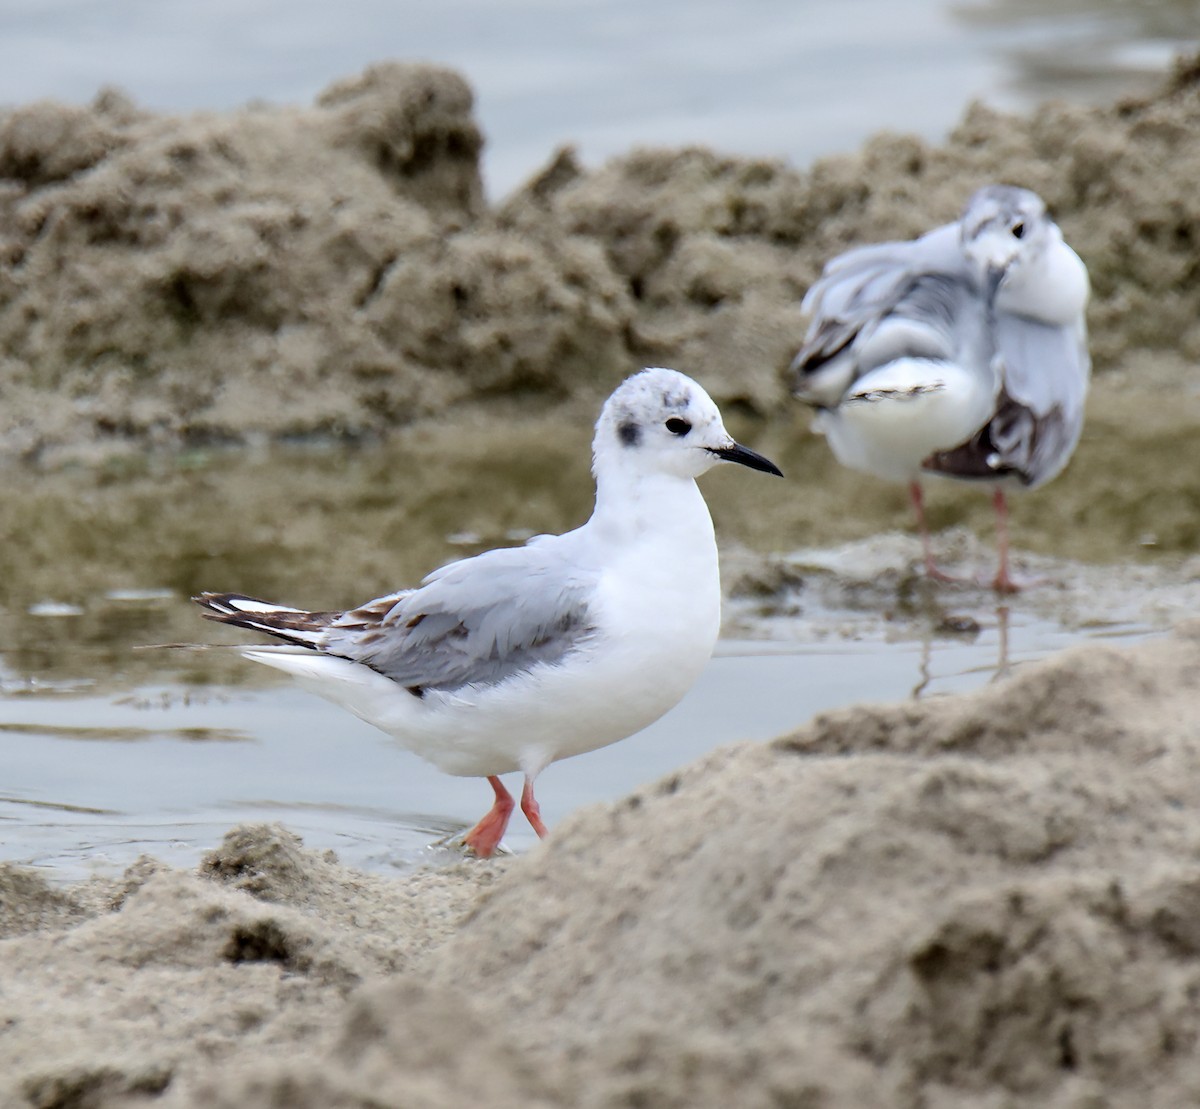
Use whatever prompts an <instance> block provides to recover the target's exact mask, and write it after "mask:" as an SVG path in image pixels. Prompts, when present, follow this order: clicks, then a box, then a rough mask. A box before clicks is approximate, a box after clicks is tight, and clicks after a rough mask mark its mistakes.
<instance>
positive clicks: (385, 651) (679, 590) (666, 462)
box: [196, 369, 779, 857]
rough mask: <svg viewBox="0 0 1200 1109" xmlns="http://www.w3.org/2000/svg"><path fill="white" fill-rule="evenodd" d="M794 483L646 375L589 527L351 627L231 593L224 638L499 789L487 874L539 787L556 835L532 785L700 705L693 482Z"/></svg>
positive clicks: (623, 422) (438, 575)
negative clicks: (715, 471) (516, 803)
mask: <svg viewBox="0 0 1200 1109" xmlns="http://www.w3.org/2000/svg"><path fill="white" fill-rule="evenodd" d="M720 461H728V462H737V463H740V464H742V465H744V466H749V467H750V468H751V469H755V470H762V471H765V472H766V473H771V474H779V470H778V469H777V468H776V467H775V465H774V464H773V463H771V462H769V461H768V460H767V459H765V458H763V457H762V456H761V455H759V454H756V453H755V452H754V451H751V450H748V449H747V448H746V447H743V446H741V445H739V444H738V443H735V442H734V441H733V439H732V438H731V437H730V435H729V433H728V432H727V431H726V430H725V427H724V424H723V423H722V421H721V414H720V412H719V411H718V410H717V406H716V405H715V404H714V403H713V401H712V399H711V398H710V397H709V396H708V394H707V393H706V392H705V391H704V390H703V389H702V388H701V387H700V386H699V385H697V384H696V382H694V381H693V380H691V378H688V377H685V376H684V375H683V374H681V373H677V372H676V371H674V370H666V369H648V370H643V371H642V372H641V373H639V374H635V375H634V376H633V377H630V378H628V379H627V380H626V381H625V382H624V383H623V384H622V385H621V386H620V387H619V388H618V389H617V390H616V391H615V392H614V393H613V394H612V396H611V397H609V399H608V401H607V403H606V404H605V405H604V409H603V411H602V412H601V414H600V419H599V420H598V422H597V424H596V433H595V439H594V441H593V471H594V473H595V477H596V504H595V509H594V511H593V513H592V516H591V518H590V519H589V520H588V521H587V523H585V524H584V525H583V526H582V527H580V528H577V529H576V530H575V531H571V532H567V533H566V534H565V535H541V536H536V537H535V538H533V539H531V540H530V541H529V542H528V543H527V544H526V545H525V546H523V547H513V548H504V549H499V550H493V551H487V552H485V553H484V554H480V555H477V556H475V557H474V558H468V559H463V560H462V561H458V562H452V563H449V564H448V565H446V566H443V567H442V568H441V569H439V570H435V571H434V572H433V573H432V574H430V575H429V576H428V577H427V578H426V579H425V581H424V582H423V583H422V585H421V586H420V587H419V588H417V589H411V590H403V591H401V592H398V593H392V594H389V595H388V596H386V597H380V598H378V599H376V600H373V601H369V602H368V603H366V604H365V605H363V606H362V607H360V608H357V609H353V610H351V611H348V612H306V611H302V610H300V609H294V608H288V607H286V606H283V605H276V604H271V603H268V602H265V601H259V600H255V599H253V598H250V597H245V596H241V595H239V594H231V593H204V594H201V595H200V596H199V597H197V598H196V601H197V603H199V604H200V605H202V606H203V607H204V608H205V609H206V611H205V616H207V617H208V618H209V619H212V620H218V621H222V622H224V623H228V624H236V625H238V626H240V627H244V628H252V629H254V630H257V631H263V632H268V633H269V634H271V635H274V636H277V637H278V638H280V639H283V640H285V641H286V645H285V646H264V647H252V648H248V649H246V650H245V651H244V652H243V654H244V655H245V656H246V657H247V658H250V659H254V660H255V661H257V662H263V663H266V664H267V665H269V666H274V667H276V668H278V669H280V670H284V671H286V672H287V673H289V674H291V675H293V676H294V677H295V678H296V679H298V680H299V681H300V683H301V684H302V685H304V686H306V687H307V688H309V689H310V690H312V691H313V692H315V693H318V694H320V695H321V696H323V697H327V698H329V699H330V700H332V701H335V702H337V703H338V704H341V705H343V706H344V707H346V708H348V709H350V711H351V712H353V713H355V714H356V715H358V716H360V717H361V718H362V719H364V720H366V721H367V722H368V723H371V724H374V725H375V726H376V727H378V728H381V729H382V730H383V731H385V732H387V733H388V734H389V735H392V736H394V737H395V738H396V739H398V740H399V741H400V742H401V743H402V744H403V745H404V746H405V747H407V748H408V749H409V750H411V751H413V752H415V753H416V754H418V755H420V756H421V757H422V758H425V759H427V760H428V761H430V762H431V763H433V764H434V765H435V766H437V767H439V768H440V769H442V770H444V771H446V772H447V773H450V774H459V775H467V776H475V775H479V776H484V777H487V779H488V781H489V782H490V783H491V785H492V788H493V790H494V791H495V797H496V799H495V803H494V805H493V807H492V809H491V810H490V811H489V812H488V813H487V815H486V816H484V817H483V819H482V820H480V821H479V823H478V824H477V825H476V826H475V827H474V828H472V829H471V830H470V831H469V832H468V833H467V835H466V843H467V845H468V846H470V847H471V848H472V849H473V850H474V851H475V852H476V853H477V854H479V855H481V856H485V857H486V856H488V855H491V853H492V852H493V851H494V850H495V848H496V845H497V844H498V843H499V842H500V839H501V837H502V836H503V835H504V830H505V828H506V827H507V825H508V819H509V816H510V814H511V812H512V809H513V799H512V797H511V796H510V795H509V793H508V791H507V790H506V789H505V787H504V785H503V783H502V782H501V781H500V779H499V777H498V775H500V774H503V773H505V772H507V771H512V770H520V771H521V772H522V773H523V774H524V775H525V785H524V789H523V791H522V796H521V809H522V811H523V812H524V813H525V815H526V816H527V817H528V819H529V822H530V824H531V825H532V826H533V828H534V830H535V831H536V832H537V834H538V835H539V836H541V835H545V826H544V825H543V824H542V820H541V816H540V814H539V810H538V805H537V801H536V800H535V798H534V795H533V782H534V779H535V778H536V777H537V775H538V774H539V773H540V772H541V771H542V770H543V769H544V768H545V767H546V766H548V765H549V764H550V763H551V762H554V761H555V760H556V759H563V758H568V757H569V756H571V755H578V754H582V753H583V752H585V751H591V750H595V749H596V748H597V747H603V746H605V745H607V744H609V743H614V742H616V741H617V740H619V739H624V738H625V737H626V736H629V735H632V734H633V733H634V732H636V731H639V730H640V729H642V728H644V727H645V726H646V725H648V724H650V723H652V722H653V721H655V720H656V719H658V717H660V716H661V715H662V714H663V713H665V712H666V711H667V710H668V709H669V708H671V707H672V706H673V705H675V704H676V703H677V702H678V701H679V700H680V698H682V697H683V695H684V694H685V693H686V692H687V691H688V689H690V688H691V686H692V684H693V683H694V682H695V680H696V678H697V677H698V676H699V674H700V671H701V669H702V668H703V667H704V665H705V663H706V662H707V661H708V659H709V656H710V655H711V654H712V649H713V646H714V644H715V643H716V639H717V632H718V630H719V627H720V616H721V613H720V609H721V589H720V580H719V575H718V568H717V548H716V540H715V538H714V535H713V525H712V518H711V517H710V516H709V512H708V506H707V505H706V504H705V502H704V498H703V497H702V496H701V494H700V490H699V489H698V488H697V487H696V483H695V478H696V477H698V476H699V475H700V474H702V473H704V472H705V471H706V470H708V469H710V468H711V467H712V466H714V465H715V464H716V463H717V462H720Z"/></svg>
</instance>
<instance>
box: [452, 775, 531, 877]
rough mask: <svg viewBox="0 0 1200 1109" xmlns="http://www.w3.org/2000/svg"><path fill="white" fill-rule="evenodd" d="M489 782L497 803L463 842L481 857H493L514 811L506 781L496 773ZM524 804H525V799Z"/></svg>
mask: <svg viewBox="0 0 1200 1109" xmlns="http://www.w3.org/2000/svg"><path fill="white" fill-rule="evenodd" d="M488 782H489V783H491V787H492V789H493V790H494V791H495V793H496V801H495V804H493V805H492V807H491V808H490V809H489V810H488V813H487V815H486V816H485V817H484V818H483V819H482V820H481V821H480V822H479V823H478V824H476V825H475V827H474V828H472V829H471V830H470V831H469V832H468V833H467V834H466V835H465V836H464V837H463V842H464V843H465V844H466V845H467V846H468V847H469V848H471V850H472V851H474V852H475V854H476V855H478V856H479V857H480V858H481V859H490V858H491V857H492V852H493V851H495V850H496V845H497V844H498V843H499V842H500V840H501V839H503V838H504V829H505V828H507V827H508V818H509V817H510V816H511V815H512V811H513V799H512V794H511V793H509V792H508V790H506V789H505V788H504V783H503V782H502V781H500V779H499V778H497V777H496V775H495V774H493V775H491V776H490V777H489V778H488ZM526 788H528V787H526ZM522 804H524V801H523V800H522Z"/></svg>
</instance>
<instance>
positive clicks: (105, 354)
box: [0, 64, 1200, 457]
mask: <svg viewBox="0 0 1200 1109" xmlns="http://www.w3.org/2000/svg"><path fill="white" fill-rule="evenodd" d="M471 107H472V97H471V92H470V89H469V87H468V86H467V84H466V82H465V81H464V80H463V79H462V78H461V77H459V76H458V75H456V74H454V73H452V72H449V71H446V70H443V69H437V68H434V67H430V66H419V65H399V64H389V65H382V66H377V67H374V68H372V69H369V70H367V71H366V73H364V74H362V75H361V76H360V77H357V78H353V79H350V80H347V81H344V82H342V83H340V84H338V85H335V86H334V87H332V88H330V89H329V90H327V91H326V92H325V93H323V94H322V95H321V96H320V97H319V98H318V100H317V103H316V105H315V106H314V107H312V108H309V109H300V108H291V109H281V108H268V107H250V108H246V109H244V110H242V111H239V112H234V113H230V114H227V115H195V116H188V117H171V116H160V115H154V114H151V113H148V112H144V111H141V110H139V109H138V108H136V107H135V106H134V105H132V104H131V103H130V102H129V101H128V100H127V99H126V98H124V97H123V96H121V95H120V94H119V93H115V92H111V91H110V92H105V93H102V94H101V95H100V96H99V97H98V98H97V99H96V101H95V103H94V104H92V105H91V106H89V107H67V106H64V105H58V104H52V103H38V104H32V105H28V106H25V107H21V108H17V109H14V110H12V111H9V112H7V113H4V114H0V388H2V389H3V391H4V396H5V405H4V408H3V411H0V453H5V454H18V455H24V456H27V457H46V456H53V455H54V453H55V451H56V449H58V448H61V447H62V446H63V445H64V444H74V445H76V447H77V448H79V447H81V446H82V447H86V446H88V445H91V446H92V448H93V449H96V448H99V449H105V448H112V447H114V446H117V445H120V444H127V443H131V442H132V443H144V442H147V441H150V442H165V443H169V444H177V443H180V442H196V441H200V442H205V441H212V440H234V441H244V440H247V439H256V438H262V437H274V438H280V437H295V436H306V435H313V434H320V435H326V436H328V435H332V436H348V437H357V436H362V435H369V434H375V433H379V432H383V431H386V430H387V429H388V428H391V427H394V426H396V425H398V424H403V423H407V422H409V421H412V420H414V419H417V418H420V417H422V416H427V415H430V414H433V413H439V412H442V411H444V410H445V409H446V408H447V407H449V406H452V405H455V404H459V403H462V402H466V401H472V400H480V399H488V398H493V397H496V396H498V395H517V396H520V397H522V398H524V399H526V400H529V399H540V400H541V401H542V402H543V403H554V402H558V401H561V400H563V399H564V398H566V397H568V396H572V395H577V394H586V395H587V396H588V397H589V398H590V399H589V402H588V403H589V411H590V404H591V402H592V401H594V399H595V397H596V396H600V395H603V394H604V393H606V392H607V391H608V390H609V389H610V388H611V387H612V386H613V384H614V383H615V382H616V381H617V380H618V379H619V378H620V377H621V376H623V375H624V374H626V373H628V372H630V371H632V370H633V369H636V368H638V367H640V366H642V365H646V364H653V363H665V364H668V365H678V366H679V367H681V368H683V369H685V370H688V371H690V372H692V373H695V374H697V375H699V376H700V377H702V378H703V379H704V380H705V382H706V384H708V385H709V386H710V388H711V391H712V392H713V393H714V396H716V398H717V400H718V401H720V402H725V403H729V402H732V401H735V400H737V401H741V402H743V403H745V404H746V405H748V406H749V407H751V408H753V409H755V410H757V411H760V412H772V411H774V410H776V409H777V408H783V409H785V410H788V411H790V407H789V402H788V401H787V399H786V393H785V389H784V384H783V376H782V371H783V369H784V367H785V365H786V363H787V360H788V358H789V356H790V354H791V353H792V352H793V351H794V350H795V347H796V345H797V343H798V341H799V338H800V336H801V334H802V328H803V321H802V320H801V317H800V314H799V307H798V302H799V299H800V297H801V296H802V295H803V293H804V291H805V290H806V289H807V287H808V285H809V284H810V283H811V281H812V280H813V278H814V277H815V276H816V275H817V273H818V272H819V271H820V267H821V264H822V263H823V261H824V260H826V259H827V258H829V257H830V256H831V255H832V254H834V253H836V252H838V251H840V250H843V249H845V248H846V247H847V246H850V245H852V244H854V243H858V242H863V241H870V240H876V239H881V238H889V237H909V236H912V235H916V234H919V233H920V232H922V231H924V230H925V229H927V228H928V227H930V226H932V225H933V224H936V223H938V222H942V221H944V220H948V219H952V218H953V217H954V216H955V215H956V214H957V213H958V211H959V210H960V208H961V206H962V204H963V202H964V200H965V198H966V197H967V196H968V195H969V193H970V192H971V191H972V190H973V189H974V188H975V187H977V186H978V185H980V184H982V183H984V182H988V181H994V180H1003V181H1011V182H1017V183H1021V184H1024V185H1028V186H1029V187H1031V188H1034V189H1036V190H1038V191H1039V192H1040V193H1041V194H1042V195H1043V196H1044V197H1045V198H1046V200H1047V201H1048V202H1049V204H1050V206H1051V208H1052V209H1053V211H1054V212H1055V214H1056V215H1057V217H1058V218H1059V220H1060V222H1061V223H1062V226H1063V228H1064V230H1065V232H1066V234H1067V238H1068V239H1069V241H1070V242H1071V243H1072V244H1074V245H1075V246H1076V247H1077V249H1078V250H1079V251H1080V253H1081V254H1082V255H1083V257H1084V259H1085V260H1086V261H1087V263H1088V265H1089V266H1090V268H1091V273H1092V278H1093V282H1094V285H1095V293H1096V297H1095V302H1094V306H1093V310H1092V313H1091V317H1090V320H1091V325H1092V329H1093V339H1094V344H1093V345H1094V352H1095V355H1096V361H1097V365H1098V366H1099V367H1101V368H1104V367H1109V366H1113V365H1118V364H1126V363H1130V362H1131V361H1132V362H1133V363H1134V364H1136V362H1137V359H1136V358H1135V357H1134V355H1135V353H1137V352H1141V351H1151V352H1154V351H1164V350H1165V351H1170V352H1171V353H1172V356H1173V357H1175V358H1177V359H1178V360H1179V364H1180V365H1181V366H1182V365H1187V364H1190V363H1194V362H1195V360H1196V359H1197V358H1200V322H1198V321H1200V281H1197V279H1196V278H1197V274H1196V241H1197V227H1198V226H1200V198H1197V195H1196V190H1195V188H1194V182H1195V181H1196V179H1197V178H1198V177H1200V143H1198V142H1197V140H1196V136H1197V135H1198V134H1200V66H1198V65H1192V66H1191V67H1190V68H1189V67H1188V66H1182V67H1181V68H1180V69H1179V70H1178V72H1177V73H1176V75H1175V76H1174V77H1173V78H1172V80H1171V81H1170V83H1168V84H1167V85H1166V86H1165V87H1164V89H1163V90H1162V92H1161V93H1160V95H1158V96H1157V97H1156V98H1153V99H1151V100H1148V101H1146V102H1144V103H1132V102H1130V103H1125V104H1122V105H1118V106H1116V107H1112V108H1100V109H1090V108H1089V109H1083V108H1068V107H1064V106H1053V105H1051V106H1048V107H1045V108H1042V109H1040V110H1039V111H1038V112H1037V113H1035V114H1034V115H1033V116H1032V117H1030V118H1027V119H1026V118H1016V117H1010V116H1005V115H1001V114H998V113H995V112H991V111H988V110H985V109H982V108H978V107H977V108H974V109H972V110H970V111H969V112H968V114H967V116H966V118H965V119H964V121H963V123H962V124H961V125H960V127H959V128H958V129H957V130H956V131H955V132H954V134H953V135H952V136H951V137H950V139H949V140H948V141H947V142H946V143H945V144H944V145H943V146H940V147H935V146H931V145H929V144H926V143H924V142H922V141H920V140H918V139H915V138H911V137H899V136H895V135H883V136H880V137H879V138H877V139H876V140H874V141H872V142H871V143H868V144H867V146H866V147H865V149H864V150H863V151H862V152H861V153H859V154H855V155H851V156H846V157H839V158H830V159H825V160H823V161H820V162H818V163H816V164H815V165H814V166H813V167H812V169H811V170H810V171H807V172H800V171H797V170H795V169H792V168H790V167H788V166H786V165H784V164H783V163H782V162H773V161H764V160H759V159H745V158H726V157H721V156H720V155H718V154H714V153H712V152H711V151H707V150H700V149H685V150H649V151H635V152H633V153H632V154H630V155H628V156H627V157H624V158H619V159H616V160H614V161H613V162H612V163H610V164H609V165H608V166H606V167H604V168H602V169H600V170H598V171H595V172H587V171H584V170H583V169H581V168H580V167H579V166H578V165H577V164H576V162H575V160H574V158H573V157H572V155H571V154H570V152H569V151H562V152H560V153H559V154H557V155H556V156H555V157H554V158H553V159H552V160H551V161H550V163H549V164H548V165H547V167H546V169H545V170H544V171H543V172H542V173H541V174H539V175H538V176H537V177H536V178H535V179H534V180H533V181H531V182H530V183H529V185H528V186H527V187H526V188H524V189H522V190H520V191H519V192H518V193H517V194H516V195H514V196H513V197H511V198H509V200H508V201H507V202H506V203H505V204H503V205H502V206H500V207H498V208H496V209H494V210H493V209H489V208H488V207H487V206H486V205H485V203H484V200H483V198H482V190H481V186H480V177H479V157H478V155H479V149H480V146H481V143H482V138H481V135H480V133H479V129H478V127H477V125H476V123H475V121H474V117H473V115H472V111H471ZM785 145H786V141H785V140H784V139H781V147H783V146H785Z"/></svg>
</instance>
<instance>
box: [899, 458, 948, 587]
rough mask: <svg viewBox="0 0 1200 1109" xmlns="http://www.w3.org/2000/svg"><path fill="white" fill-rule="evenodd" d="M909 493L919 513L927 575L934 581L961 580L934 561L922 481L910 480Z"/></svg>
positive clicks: (915, 510)
mask: <svg viewBox="0 0 1200 1109" xmlns="http://www.w3.org/2000/svg"><path fill="white" fill-rule="evenodd" d="M908 495H909V497H911V498H912V505H913V511H914V512H916V514H917V528H918V530H919V531H920V532H921V549H922V550H923V551H924V552H925V576H926V577H927V578H930V579H931V580H933V581H959V580H960V579H958V578H956V577H954V576H953V575H951V574H947V573H946V572H945V571H943V570H939V569H938V568H937V564H936V563H935V562H934V561H933V547H932V545H931V544H930V542H929V525H928V524H926V522H925V494H924V493H923V492H922V490H921V483H920V482H917V481H910V482H909V483H908Z"/></svg>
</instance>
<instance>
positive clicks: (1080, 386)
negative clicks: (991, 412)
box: [993, 313, 1091, 486]
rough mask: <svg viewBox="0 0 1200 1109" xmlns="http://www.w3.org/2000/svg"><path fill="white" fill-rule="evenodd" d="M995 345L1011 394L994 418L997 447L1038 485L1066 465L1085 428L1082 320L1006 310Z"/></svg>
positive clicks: (1086, 367) (1087, 369)
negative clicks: (1067, 321)
mask: <svg viewBox="0 0 1200 1109" xmlns="http://www.w3.org/2000/svg"><path fill="white" fill-rule="evenodd" d="M996 344H997V348H998V350H999V354H1000V357H1001V359H1002V361H1003V364H1004V392H1005V394H1006V395H1007V397H1008V398H1009V405H1008V406H1006V407H1005V408H1002V409H1001V411H1000V412H999V413H998V414H997V419H996V421H994V422H995V423H996V424H997V427H996V429H995V431H994V433H993V439H994V440H995V446H996V450H997V451H998V453H999V455H1000V458H1001V459H1002V461H1003V464H1004V465H1005V466H1006V467H1008V468H1011V469H1014V470H1016V471H1017V472H1018V473H1020V475H1021V478H1022V480H1023V481H1024V482H1025V483H1026V484H1027V485H1030V486H1034V485H1040V484H1042V483H1043V482H1046V481H1049V480H1050V479H1051V478H1052V477H1054V476H1055V475H1056V474H1058V473H1059V472H1060V471H1061V470H1062V468H1063V467H1064V466H1066V464H1067V462H1068V461H1069V459H1070V457H1071V454H1072V453H1073V452H1074V450H1075V446H1076V444H1077V443H1078V442H1079V436H1080V433H1081V432H1082V430H1083V409H1084V402H1085V401H1086V399H1087V390H1088V382H1089V379H1090V377H1091V358H1090V357H1089V355H1088V349H1087V335H1086V331H1085V328H1084V324H1083V321H1082V319H1081V320H1080V321H1079V324H1078V326H1076V327H1062V326H1050V325H1047V324H1043V323H1038V322H1037V321H1035V320H1030V319H1026V318H1024V317H1022V316H1014V315H1010V314H1007V313H1004V314H1001V315H999V316H998V317H997V318H996Z"/></svg>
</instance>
